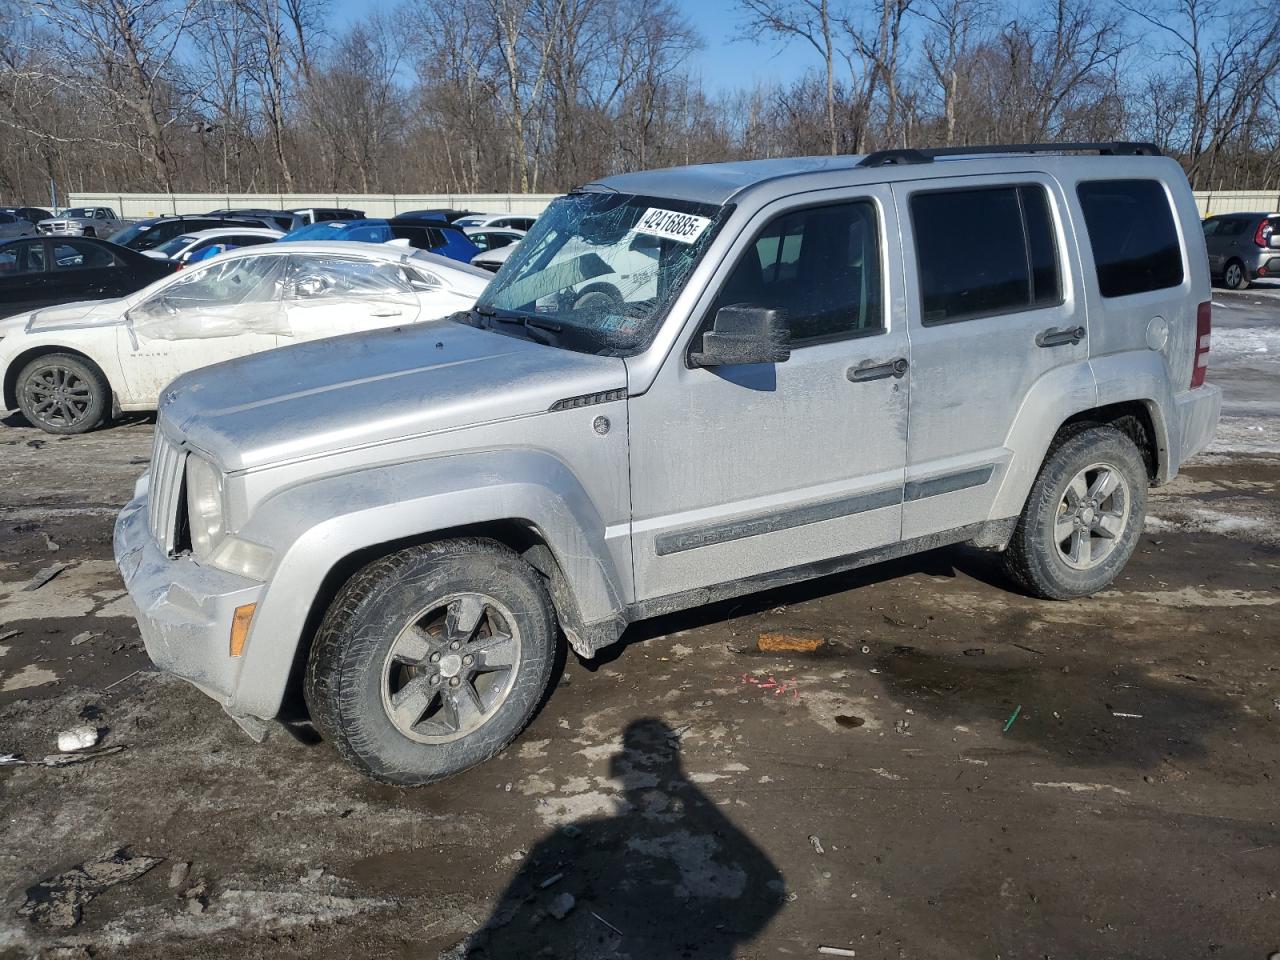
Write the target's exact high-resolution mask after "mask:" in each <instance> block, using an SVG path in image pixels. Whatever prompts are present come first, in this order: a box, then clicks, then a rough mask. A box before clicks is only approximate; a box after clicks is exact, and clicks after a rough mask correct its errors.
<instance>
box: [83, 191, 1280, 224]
mask: <svg viewBox="0 0 1280 960" xmlns="http://www.w3.org/2000/svg"><path fill="white" fill-rule="evenodd" d="M557 196H558V194H554V193H420V194H405V193H401V194H394V193H337V194H334V193H175V194H167V193H72V194H69V195H68V197H67V201H66V202H67V206H70V207H82V206H83V207H92V206H102V207H115V209H116V212H118V213H119V214H120V215H121V216H122V217H124V218H125V219H128V220H137V219H141V218H143V217H159V216H164V215H165V214H173V213H204V212H205V211H207V210H215V209H218V208H220V207H266V208H269V209H273V210H280V209H291V208H294V207H354V208H355V209H356V210H363V211H364V212H365V213H367V214H368V215H369V216H371V217H393V216H395V215H396V214H397V213H403V212H405V211H408V210H422V209H426V208H430V207H451V208H454V209H458V210H479V211H481V212H484V213H490V212H492V213H503V212H510V213H531V214H538V213H541V212H542V211H543V210H544V209H545V208H546V206H547V204H548V203H550V202H551V201H552V200H554V199H555V198H556V197H557ZM1196 203H1197V204H1198V205H1199V207H1200V215H1201V216H1204V217H1207V216H1210V215H1211V214H1218V213H1240V212H1245V211H1252V210H1280V191H1262V190H1202V191H1198V192H1197V193H1196Z"/></svg>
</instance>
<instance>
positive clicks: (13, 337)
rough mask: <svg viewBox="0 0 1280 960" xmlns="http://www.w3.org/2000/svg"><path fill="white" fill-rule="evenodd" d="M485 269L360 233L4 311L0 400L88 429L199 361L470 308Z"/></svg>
mask: <svg viewBox="0 0 1280 960" xmlns="http://www.w3.org/2000/svg"><path fill="white" fill-rule="evenodd" d="M490 277H491V274H489V273H486V272H485V271H483V270H480V269H478V268H475V267H470V266H467V265H466V264H463V263H459V262H457V261H456V260H448V259H446V258H444V257H438V256H435V255H433V254H429V253H424V252H421V251H405V250H403V249H397V248H395V247H388V246H382V245H375V244H369V243H340V242H333V241H329V242H318V243H290V244H274V243H272V244H267V245H264V246H258V247H246V248H244V249H240V250H232V251H229V252H227V253H225V254H222V255H220V256H218V257H215V258H213V259H211V260H209V261H207V262H203V263H198V264H196V265H194V266H191V267H188V268H187V269H185V270H183V271H182V272H180V273H174V274H173V275H171V276H168V277H165V278H164V279H162V280H158V281H156V282H155V283H153V284H151V285H150V286H148V287H144V288H143V289H142V290H139V291H138V292H137V293H134V294H131V295H129V296H127V297H123V298H121V299H118V300H98V301H94V302H91V303H83V302H82V303H68V304H64V305H62V306H57V307H49V308H46V309H43V310H36V311H34V312H32V313H25V314H18V315H17V316H15V317H11V318H9V319H7V320H4V321H0V384H2V385H3V395H2V396H0V407H2V408H5V409H10V410H11V409H14V408H17V409H21V410H22V412H23V414H25V415H26V418H27V419H28V420H29V421H30V422H31V423H32V424H33V425H34V426H37V427H40V428H41V429H43V430H46V431H48V432H49V433H62V434H66V433H84V432H85V431H87V430H91V429H93V428H94V427H95V426H97V425H98V424H100V423H103V422H104V421H106V420H108V419H109V418H110V417H112V416H113V415H115V414H116V413H118V412H121V411H134V410H154V409H156V406H157V402H158V399H159V397H160V394H161V392H162V391H163V389H164V387H165V386H166V385H167V384H168V383H169V381H171V380H173V379H174V378H175V377H177V376H178V375H179V374H183V373H186V372H187V371H188V370H193V369H196V368H197V367H205V366H208V365H209V364H212V363H218V362H219V361H222V360H230V359H232V358H234V357H240V356H244V355H246V354H250V353H257V352H259V351H261V350H269V349H271V348H273V347H277V346H284V345H286V344H290V343H297V342H300V341H303V340H315V339H319V338H321V337H332V336H337V335H339V334H344V333H355V332H357V331H365V330H375V329H378V328H381V327H393V326H399V325H402V324H408V323H418V322H421V321H425V320H434V319H437V318H439V317H444V316H447V315H449V314H451V313H456V312H458V311H459V310H466V309H469V308H470V307H471V305H472V304H473V303H474V302H475V299H476V297H477V296H478V295H479V294H480V293H481V291H483V290H484V288H485V286H486V285H487V284H488V282H489V279H490ZM338 349H341V348H338Z"/></svg>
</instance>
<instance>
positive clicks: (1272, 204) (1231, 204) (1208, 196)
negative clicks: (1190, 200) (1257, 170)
mask: <svg viewBox="0 0 1280 960" xmlns="http://www.w3.org/2000/svg"><path fill="white" fill-rule="evenodd" d="M1196 203H1197V204H1199V206H1200V215H1201V216H1202V217H1207V216H1210V215H1213V214H1219V213H1252V212H1254V211H1258V212H1261V211H1264V210H1265V211H1267V212H1271V211H1275V210H1280V192H1277V191H1275V190H1269V191H1264V190H1199V191H1196Z"/></svg>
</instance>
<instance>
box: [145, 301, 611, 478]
mask: <svg viewBox="0 0 1280 960" xmlns="http://www.w3.org/2000/svg"><path fill="white" fill-rule="evenodd" d="M626 380H627V374H626V364H625V363H624V362H623V361H622V360H621V359H618V358H615V357H597V356H593V355H591V354H583V353H574V352H573V351H570V350H562V349H558V348H555V347H549V346H544V345H542V344H538V343H532V342H530V341H527V340H520V339H517V338H515V337H508V336H503V335H501V334H497V333H492V332H490V331H487V330H479V329H477V328H475V327H470V326H466V325H464V324H460V323H455V322H453V321H450V320H439V321H430V322H427V323H421V324H414V325H412V326H407V327H396V328H392V329H389V330H380V331H374V332H371V333H358V334H349V335H347V336H343V337H334V338H331V339H328V340H317V341H313V342H310V343H300V344H295V345H292V346H287V347H282V348H279V349H276V350H268V351H266V352H263V353H258V354H253V355H251V356H248V357H242V358H240V359H238V360H230V361H227V362H225V363H219V364H215V365H213V366H211V367H204V368H202V369H200V370H195V371H193V372H191V373H187V374H184V375H183V376H181V377H179V378H178V379H177V380H175V381H174V382H173V383H172V384H170V385H169V387H168V389H166V390H165V391H163V392H162V394H161V396H160V418H161V419H160V422H161V426H162V428H164V429H166V430H168V431H169V432H170V433H171V434H172V433H173V431H174V428H176V430H177V432H178V433H180V434H182V435H184V436H185V437H186V438H187V440H188V441H189V442H190V443H191V445H192V446H194V447H196V448H198V449H200V450H203V451H204V452H206V453H208V454H209V455H211V456H213V457H214V458H215V459H216V460H217V462H218V464H219V465H220V466H221V467H222V468H223V469H224V470H227V471H232V472H234V471H240V470H251V469H255V468H258V467H265V466H270V465H273V464H278V463H283V462H288V461H293V460H297V459H300V458H305V457H310V456H316V455H321V454H327V453H335V452H338V451H341V450H347V449H351V448H353V447H358V446H367V445H370V444H376V443H380V442H385V441H389V440H399V439H404V438H407V437H413V436H420V435H423V434H428V433H435V432H439V431H442V430H450V429H456V428H458V427H465V426H471V425H474V424H480V423H489V422H492V421H495V420H504V419H511V418H514V417H523V416H529V415H532V414H538V413H545V412H547V411H548V410H549V409H550V407H551V405H552V404H553V403H555V402H556V401H557V400H563V399H566V398H568V397H575V396H581V395H583V394H589V393H599V392H602V391H606V390H618V389H622V388H623V387H625V386H626Z"/></svg>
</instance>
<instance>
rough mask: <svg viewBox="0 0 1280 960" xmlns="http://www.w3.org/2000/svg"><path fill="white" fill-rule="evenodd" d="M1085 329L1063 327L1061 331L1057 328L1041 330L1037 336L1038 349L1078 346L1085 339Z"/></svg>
mask: <svg viewBox="0 0 1280 960" xmlns="http://www.w3.org/2000/svg"><path fill="white" fill-rule="evenodd" d="M1084 336H1085V332H1084V327H1063V328H1062V329H1061V330H1059V329H1058V328H1057V327H1050V328H1049V329H1048V330H1041V331H1040V332H1039V333H1037V334H1036V346H1037V347H1063V346H1066V345H1067V344H1069V343H1070V344H1077V343H1079V342H1080V341H1081V340H1083V339H1084Z"/></svg>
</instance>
